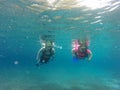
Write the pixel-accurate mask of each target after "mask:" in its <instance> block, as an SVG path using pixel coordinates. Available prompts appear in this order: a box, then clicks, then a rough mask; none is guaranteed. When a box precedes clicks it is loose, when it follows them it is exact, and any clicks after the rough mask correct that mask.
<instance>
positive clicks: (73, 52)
mask: <svg viewBox="0 0 120 90" xmlns="http://www.w3.org/2000/svg"><path fill="white" fill-rule="evenodd" d="M72 56H73V57H74V56H75V50H74V49H72Z"/></svg>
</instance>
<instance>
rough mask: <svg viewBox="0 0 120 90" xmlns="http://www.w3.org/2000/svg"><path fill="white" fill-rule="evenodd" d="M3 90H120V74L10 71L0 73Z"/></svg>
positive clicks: (0, 89)
mask: <svg viewBox="0 0 120 90" xmlns="http://www.w3.org/2000/svg"><path fill="white" fill-rule="evenodd" d="M0 90H120V73H119V74H118V73H115V72H109V71H105V70H99V69H94V67H93V68H90V67H87V68H86V67H82V68H79V69H78V68H77V69H75V68H63V67H57V68H50V67H49V66H48V67H46V66H43V67H40V68H37V67H31V68H29V67H25V68H23V67H16V68H8V69H3V70H1V72H0Z"/></svg>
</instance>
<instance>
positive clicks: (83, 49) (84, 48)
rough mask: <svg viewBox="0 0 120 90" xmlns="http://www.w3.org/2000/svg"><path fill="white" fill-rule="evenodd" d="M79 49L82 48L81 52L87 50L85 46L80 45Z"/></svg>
mask: <svg viewBox="0 0 120 90" xmlns="http://www.w3.org/2000/svg"><path fill="white" fill-rule="evenodd" d="M78 49H79V50H80V52H86V47H85V46H79V47H78Z"/></svg>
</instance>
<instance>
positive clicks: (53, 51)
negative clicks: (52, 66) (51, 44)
mask: <svg viewBox="0 0 120 90" xmlns="http://www.w3.org/2000/svg"><path fill="white" fill-rule="evenodd" d="M54 57H55V49H54V48H52V56H51V60H53V59H54Z"/></svg>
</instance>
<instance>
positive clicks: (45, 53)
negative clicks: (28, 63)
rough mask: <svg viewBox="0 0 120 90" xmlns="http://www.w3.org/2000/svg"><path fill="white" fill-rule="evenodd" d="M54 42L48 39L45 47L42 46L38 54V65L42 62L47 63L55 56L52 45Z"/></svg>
mask: <svg viewBox="0 0 120 90" xmlns="http://www.w3.org/2000/svg"><path fill="white" fill-rule="evenodd" d="M52 45H53V44H52V42H50V41H47V42H46V43H45V47H42V48H41V49H40V50H39V51H38V54H37V64H36V65H37V66H39V65H40V64H46V63H48V62H49V61H50V59H52V58H53V57H54V53H55V50H54V48H53V46H52Z"/></svg>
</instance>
